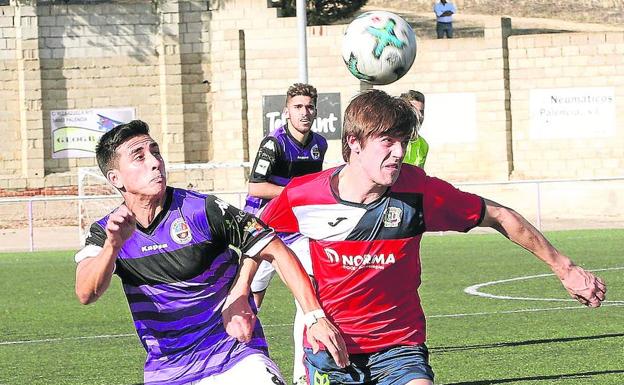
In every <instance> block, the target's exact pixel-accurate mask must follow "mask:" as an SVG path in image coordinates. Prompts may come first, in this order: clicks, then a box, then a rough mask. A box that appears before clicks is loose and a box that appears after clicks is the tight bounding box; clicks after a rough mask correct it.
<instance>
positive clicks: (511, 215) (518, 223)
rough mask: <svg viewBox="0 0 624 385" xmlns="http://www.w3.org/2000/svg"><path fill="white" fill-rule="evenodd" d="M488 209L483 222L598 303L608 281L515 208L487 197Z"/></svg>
mask: <svg viewBox="0 0 624 385" xmlns="http://www.w3.org/2000/svg"><path fill="white" fill-rule="evenodd" d="M485 204H486V211H485V216H484V218H483V221H482V222H481V224H480V226H482V227H491V228H493V229H495V230H497V231H498V232H500V233H501V234H503V235H504V236H505V237H507V238H509V239H510V240H511V241H513V242H514V243H516V244H518V245H520V246H522V247H523V248H525V249H527V250H528V251H530V252H531V253H533V254H534V255H535V256H537V257H538V258H539V259H541V260H542V261H544V262H546V263H547V264H548V266H550V268H551V270H552V271H553V272H554V273H555V274H556V275H557V277H559V280H561V283H562V284H563V286H564V287H565V289H566V290H567V291H568V293H569V294H570V296H572V298H575V299H576V300H578V301H579V302H580V303H582V304H583V305H586V306H590V307H598V306H600V304H601V302H602V301H604V299H605V293H606V291H607V288H606V285H605V284H604V282H603V281H602V280H601V279H600V278H598V277H596V276H594V274H592V273H591V272H589V271H586V270H584V269H583V268H581V267H579V266H577V265H575V264H574V262H572V260H570V258H568V257H567V256H565V255H563V254H561V253H560V252H559V251H558V250H557V249H556V248H555V247H554V246H553V245H552V244H551V243H550V242H549V241H548V240H547V239H546V237H544V235H543V234H542V233H541V232H540V231H539V230H537V229H536V228H535V227H533V225H531V224H530V223H529V222H528V221H527V220H526V219H525V218H524V217H523V216H522V215H520V214H518V213H517V212H516V211H514V210H513V209H510V208H508V207H505V206H502V205H500V204H498V203H496V202H494V201H491V200H488V199H485Z"/></svg>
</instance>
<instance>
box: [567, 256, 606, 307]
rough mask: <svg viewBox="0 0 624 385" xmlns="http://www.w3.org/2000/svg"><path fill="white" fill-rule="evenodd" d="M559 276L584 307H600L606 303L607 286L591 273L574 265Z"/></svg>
mask: <svg viewBox="0 0 624 385" xmlns="http://www.w3.org/2000/svg"><path fill="white" fill-rule="evenodd" d="M558 275H559V279H560V280H561V283H562V284H563V286H564V287H565V288H566V290H567V291H568V293H570V296H572V298H574V299H576V300H577V301H579V302H580V303H582V304H583V305H585V306H589V307H599V306H600V304H601V303H602V301H604V299H605V295H606V293H607V286H606V285H605V283H604V282H603V281H602V280H601V279H600V278H598V277H596V276H595V275H594V274H592V273H591V272H589V271H587V270H584V269H583V268H581V267H579V266H574V265H573V266H572V267H570V268H568V269H566V270H565V271H564V272H563V273H560V274H558Z"/></svg>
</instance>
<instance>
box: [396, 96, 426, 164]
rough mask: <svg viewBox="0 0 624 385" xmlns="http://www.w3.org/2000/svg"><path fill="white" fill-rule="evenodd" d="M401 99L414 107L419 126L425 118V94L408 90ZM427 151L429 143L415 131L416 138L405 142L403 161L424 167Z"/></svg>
mask: <svg viewBox="0 0 624 385" xmlns="http://www.w3.org/2000/svg"><path fill="white" fill-rule="evenodd" d="M401 99H403V100H405V101H406V102H409V103H410V104H411V105H412V107H414V111H415V112H416V118H417V119H418V127H419V128H420V127H421V126H422V123H423V121H424V120H425V95H424V94H423V93H422V92H420V91H414V90H409V91H408V92H405V93H403V94H401ZM427 153H429V144H428V143H427V141H426V140H425V138H423V137H422V135H420V132H417V133H416V138H415V139H412V140H410V141H409V143H408V144H407V149H406V150H405V157H404V158H403V163H407V164H411V165H414V166H418V167H420V168H425V162H426V161H427Z"/></svg>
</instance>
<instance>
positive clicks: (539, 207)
mask: <svg viewBox="0 0 624 385" xmlns="http://www.w3.org/2000/svg"><path fill="white" fill-rule="evenodd" d="M535 187H537V229H538V230H539V231H542V196H541V192H540V183H539V182H537V183H535Z"/></svg>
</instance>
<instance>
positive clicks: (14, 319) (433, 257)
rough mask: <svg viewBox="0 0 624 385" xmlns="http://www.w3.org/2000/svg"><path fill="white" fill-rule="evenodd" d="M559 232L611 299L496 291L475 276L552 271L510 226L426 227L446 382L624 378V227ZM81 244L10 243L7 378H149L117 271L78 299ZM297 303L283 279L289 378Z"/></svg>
mask: <svg viewBox="0 0 624 385" xmlns="http://www.w3.org/2000/svg"><path fill="white" fill-rule="evenodd" d="M548 236H549V238H550V239H551V241H552V242H553V244H555V246H557V247H558V248H559V249H560V250H561V251H562V252H564V253H566V254H567V255H569V256H571V257H572V258H573V259H574V260H575V261H576V262H578V263H579V264H580V265H582V266H583V267H585V268H588V269H591V270H594V269H609V270H603V271H600V272H598V274H599V275H600V276H602V277H603V278H604V279H605V281H606V282H607V284H608V286H609V291H608V295H607V299H608V300H610V301H614V302H611V303H606V304H605V305H606V306H603V307H602V308H599V309H586V308H582V307H581V306H580V305H577V304H575V303H574V302H566V301H532V300H528V299H523V300H512V299H492V298H483V297H477V296H472V295H468V294H465V293H464V291H463V290H464V289H465V288H466V287H469V286H471V285H475V284H479V283H485V282H491V281H501V280H506V279H511V278H516V277H524V276H534V275H540V274H547V273H550V270H549V269H548V268H547V267H546V266H545V265H544V264H542V263H541V262H539V261H537V260H536V259H535V258H534V257H533V256H532V255H530V254H529V253H528V252H526V251H524V250H522V249H520V248H519V247H517V246H515V245H512V244H511V243H510V242H509V241H507V240H506V239H504V238H503V237H502V236H500V235H494V234H491V235H490V234H486V235H445V236H439V235H426V236H425V238H424V239H423V244H422V250H421V254H422V265H423V284H422V286H421V291H420V292H421V296H422V302H423V306H424V308H425V313H426V314H427V318H428V346H429V348H430V351H431V364H432V366H433V368H434V370H435V372H436V384H445V385H489V384H536V385H546V384H548V385H551V384H557V385H577V384H584V385H586V384H594V385H622V384H624V329H623V327H622V326H623V325H624V309H623V307H622V305H624V259H623V258H622V256H623V254H622V246H623V245H624V230H591V231H566V232H552V233H549V234H548ZM72 257H73V252H36V253H11V254H1V255H0V326H1V332H0V385H23V384H29V385H43V384H46V385H49V384H52V385H70V384H72V385H74V384H85V385H96V384H102V385H115V384H119V385H122V384H123V385H130V384H141V382H142V364H143V360H144V351H143V350H142V348H141V346H140V344H139V342H138V339H137V337H136V335H135V334H134V330H133V326H132V321H131V318H130V314H129V310H128V306H127V304H126V301H125V298H124V297H123V294H122V292H121V284H120V282H119V280H118V279H117V278H115V279H114V280H113V283H112V284H111V288H110V289H109V291H108V292H107V293H106V294H105V295H104V296H103V297H102V298H101V299H100V300H99V301H98V302H97V303H95V304H94V305H89V306H82V305H80V304H79V303H78V301H77V300H76V299H75V297H74V294H73V287H74V267H75V266H74V263H73V261H72ZM481 291H482V292H486V293H489V294H494V295H501V296H511V297H520V298H556V299H562V300H563V299H566V298H567V294H566V293H565V292H564V290H563V288H562V287H560V285H559V284H558V281H557V280H556V278H555V277H554V276H546V277H536V278H532V279H524V280H516V281H510V282H501V283H499V284H496V285H491V286H486V287H483V288H482V289H481ZM293 311H294V306H293V304H292V300H291V299H290V295H289V293H288V292H287V290H286V289H285V287H284V285H283V284H282V283H281V282H279V280H278V279H275V280H274V281H273V283H272V285H271V287H270V288H269V291H268V294H267V297H266V300H265V305H264V306H263V309H262V312H261V315H260V318H261V320H262V322H263V324H264V325H265V330H266V333H267V338H268V341H269V346H270V349H271V355H272V357H273V358H274V359H275V360H276V361H277V363H278V364H279V365H280V367H281V368H282V372H283V373H284V375H285V376H286V377H287V378H290V376H291V371H292V362H291V360H292V358H291V357H292V353H291V349H292V342H291V338H292V337H291V325H290V324H291V323H292V315H293Z"/></svg>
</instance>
